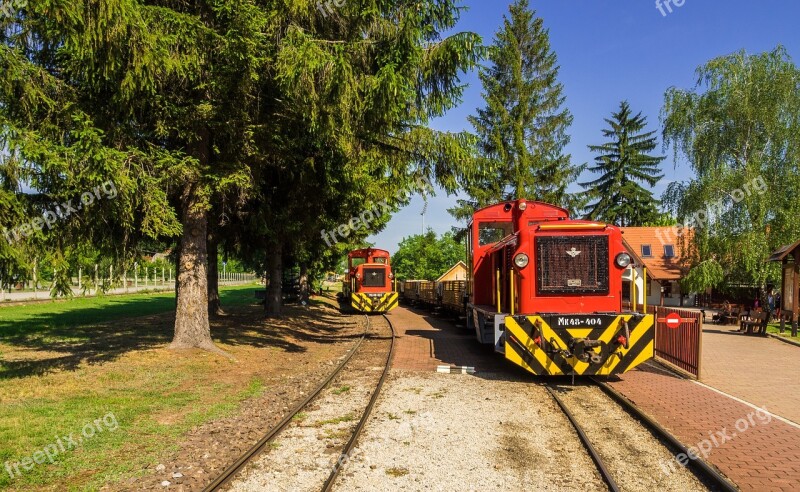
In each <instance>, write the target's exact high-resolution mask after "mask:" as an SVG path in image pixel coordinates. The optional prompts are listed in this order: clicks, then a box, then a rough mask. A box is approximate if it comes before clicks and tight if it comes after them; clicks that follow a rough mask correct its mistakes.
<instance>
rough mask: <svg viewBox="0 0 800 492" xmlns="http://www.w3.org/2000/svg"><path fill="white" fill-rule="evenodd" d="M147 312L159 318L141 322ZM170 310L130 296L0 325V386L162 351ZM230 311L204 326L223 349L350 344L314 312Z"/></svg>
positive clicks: (338, 321) (334, 322) (333, 323)
mask: <svg viewBox="0 0 800 492" xmlns="http://www.w3.org/2000/svg"><path fill="white" fill-rule="evenodd" d="M148 301H150V302H148ZM164 301H166V303H167V304H166V305H164V304H163V303H164ZM153 303H155V304H156V305H155V307H154V305H153ZM153 309H160V310H161V311H162V312H161V313H159V314H149V315H145V316H142V314H145V313H147V312H148V311H150V312H152V310H153ZM172 309H174V299H169V298H167V299H150V300H148V299H146V298H137V299H131V300H129V301H128V302H125V305H124V306H122V307H120V306H114V307H109V306H105V307H102V306H100V307H90V306H87V307H85V308H83V307H82V308H78V309H73V310H70V311H66V312H63V311H64V309H63V308H61V309H59V308H54V309H52V310H51V311H48V310H45V311H42V312H41V313H37V314H35V315H29V316H25V317H24V319H22V320H20V319H19V318H18V319H16V320H8V319H0V381H2V380H6V379H14V378H24V377H29V376H37V375H43V374H47V373H49V372H53V371H74V370H77V369H78V368H80V367H81V366H85V365H87V364H89V365H92V364H102V363H106V362H112V361H115V360H117V359H119V358H120V357H121V356H123V355H124V354H126V353H128V352H132V351H141V350H152V349H157V348H164V347H165V346H166V345H167V344H169V342H170V341H171V340H172V336H173V328H174V321H175V314H174V312H169V311H170V310H172ZM165 310H166V311H167V312H163V311H165ZM0 313H1V312H0ZM230 313H231V314H230V316H226V317H222V318H212V320H211V334H212V337H213V338H214V340H215V342H217V343H220V344H222V345H225V346H228V347H231V346H233V347H236V346H247V347H253V348H267V347H273V348H277V349H279V350H283V351H286V352H293V353H298V352H305V351H306V350H307V348H306V347H305V345H307V344H309V343H339V342H343V341H346V340H347V339H349V338H351V336H350V333H346V334H344V333H340V332H342V331H343V326H345V324H343V320H342V318H339V317H337V316H335V315H332V314H329V313H327V312H325V311H323V310H321V309H313V310H308V309H288V310H287V313H288V314H290V316H288V317H287V318H286V319H284V320H279V321H273V320H265V319H264V317H263V311H262V308H260V307H258V306H238V307H232V308H230ZM349 331H351V332H352V330H349Z"/></svg>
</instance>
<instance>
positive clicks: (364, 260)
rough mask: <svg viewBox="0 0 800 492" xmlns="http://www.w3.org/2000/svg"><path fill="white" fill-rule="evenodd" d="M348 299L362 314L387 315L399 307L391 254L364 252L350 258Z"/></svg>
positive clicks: (368, 250) (346, 292) (346, 293)
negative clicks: (386, 313)
mask: <svg viewBox="0 0 800 492" xmlns="http://www.w3.org/2000/svg"><path fill="white" fill-rule="evenodd" d="M347 263H348V264H347V276H346V278H345V284H344V291H343V294H344V297H345V299H349V300H350V304H351V306H352V307H353V309H355V310H356V311H358V312H362V313H385V312H388V311H390V310H392V309H394V308H395V307H397V303H398V296H397V292H395V289H394V287H393V285H394V275H393V274H392V268H391V264H390V256H389V252H388V251H384V250H381V249H373V248H368V249H360V250H355V251H351V252H350V253H349V254H348V255H347Z"/></svg>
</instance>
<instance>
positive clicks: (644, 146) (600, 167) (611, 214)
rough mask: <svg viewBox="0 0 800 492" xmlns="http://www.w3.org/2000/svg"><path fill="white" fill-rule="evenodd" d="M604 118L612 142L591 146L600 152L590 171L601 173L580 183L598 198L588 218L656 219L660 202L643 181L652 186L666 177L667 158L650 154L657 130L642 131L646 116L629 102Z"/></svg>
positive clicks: (613, 221) (622, 222) (635, 222)
mask: <svg viewBox="0 0 800 492" xmlns="http://www.w3.org/2000/svg"><path fill="white" fill-rule="evenodd" d="M605 121H606V123H607V124H608V125H609V128H607V129H605V130H603V136H604V137H605V138H606V139H609V140H610V141H609V142H607V143H605V144H602V145H590V146H589V149H590V150H591V151H592V152H596V153H598V154H600V155H598V156H597V157H595V165H594V166H592V167H590V168H589V171H592V172H595V173H600V174H601V176H600V177H599V178H597V179H595V180H593V181H589V182H587V183H581V186H582V187H583V188H584V189H585V190H588V192H589V195H590V196H592V197H594V198H596V201H595V202H594V203H592V204H591V205H589V207H588V209H587V214H586V215H587V218H589V219H590V220H600V221H604V222H608V223H611V224H617V225H621V226H634V227H638V226H642V225H644V224H646V223H649V222H654V221H657V220H658V218H659V217H658V209H657V205H658V201H657V200H656V199H655V198H653V194H652V193H651V192H650V190H649V189H645V188H644V187H643V186H642V184H640V183H643V184H645V185H647V186H648V187H649V188H652V187H653V186H655V185H656V183H658V181H659V180H660V179H661V178H663V177H664V175H663V174H660V172H661V168H660V164H661V162H662V161H663V160H664V159H665V157H654V156H651V155H648V154H649V153H650V152H652V151H653V149H655V148H656V138H655V134H656V132H655V131H652V132H643V130H644V128H645V127H646V126H647V118H645V117H644V116H642V113H638V114H637V115H635V116H633V113H632V111H631V107H630V105H629V104H628V102H627V101H622V102H621V103H620V106H619V111H618V112H616V113H613V114H612V116H611V118H610V119H608V118H606V120H605Z"/></svg>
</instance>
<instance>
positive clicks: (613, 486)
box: [545, 385, 620, 492]
mask: <svg viewBox="0 0 800 492" xmlns="http://www.w3.org/2000/svg"><path fill="white" fill-rule="evenodd" d="M545 389H547V392H548V393H550V396H552V397H553V399H554V400H555V401H556V403H558V406H559V407H561V410H562V411H563V412H564V415H566V416H567V419H569V421H570V423H571V424H572V427H574V428H575V431H577V433H578V437H580V439H581V442H582V443H583V447H585V448H586V450H587V451H589V454H590V455H591V457H592V461H594V464H595V466H597V471H599V472H600V475H601V476H602V477H603V481H604V482H605V483H606V485H608V488H609V489H610V490H611V491H612V492H620V488H619V485H617V482H615V481H614V478H612V477H611V473H609V471H608V468H606V465H605V463H603V459H602V458H600V454H599V453H598V452H597V449H596V448H595V447H594V445H593V444H592V442H591V441H590V440H589V436H587V435H586V433H585V432H584V431H583V428H582V427H581V425H580V424H579V423H578V421H577V420H576V419H575V416H574V415H572V412H570V410H569V408H567V405H566V404H565V403H564V401H563V400H562V399H561V398H560V397H559V396H558V395H557V394H556V392H555V391H553V388H551V387H550V386H548V385H545Z"/></svg>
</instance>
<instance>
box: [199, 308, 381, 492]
mask: <svg viewBox="0 0 800 492" xmlns="http://www.w3.org/2000/svg"><path fill="white" fill-rule="evenodd" d="M365 318H366V320H367V323H366V326H365V327H364V333H363V334H362V335H361V338H360V339H359V340H358V342H356V344H355V346H353V348H352V349H351V350H350V352H349V353H348V354H347V357H345V358H344V360H342V362H340V363H339V365H338V366H336V368H335V369H334V370H333V372H331V374H330V375H329V376H328V377H327V378H326V379H325V380H324V381H323V382H322V383H321V384H320V385H319V386H318V387H317V388H316V389H315V390H314V391H312V392H311V393H310V394H309V395H308V396H307V397H306V398H305V399H304V400H303V401H302V402H300V403H299V404H297V406H295V407H294V408H293V409H292V410H291V411H290V412H289V413H288V414H287V415H286V416H285V417H284V418H283V420H281V421H280V422H279V423H278V424H277V425H276V426H275V427H273V428H272V429H271V430H270V431H269V432H268V433H267V434H266V435H264V437H262V438H261V439H259V441H258V442H257V443H256V444H255V445H253V446H252V447H251V448H250V449H248V450H247V451H246V452H245V453H244V454H243V455H241V456H240V457H239V458H238V459H237V460H236V461H235V462H233V463H232V464H231V465H230V466H228V468H226V469H225V470H224V471H223V472H222V473H221V474H220V475H219V476H218V477H217V478H216V479H215V480H214V481H213V482H211V483H210V484H209V485H207V486H206V487H205V488H204V489H203V492H212V491H217V490H220V489H221V488H222V487H223V486H225V485H226V484H228V483H230V481H231V480H232V479H233V477H235V476H236V475H237V474H238V473H239V472H240V471H241V470H242V468H244V466H245V465H247V463H249V462H250V461H252V460H253V458H255V457H256V456H258V455H259V454H260V453H261V451H263V450H264V448H265V447H266V446H267V445H268V444H269V443H270V442H272V441H273V440H274V439H275V437H276V436H277V435H278V434H279V433H280V432H281V431H282V430H283V429H285V428H286V426H287V425H289V423H290V422H291V421H292V419H293V418H294V417H295V416H296V415H297V414H298V413H300V411H301V410H302V409H303V408H305V407H306V406H307V405H308V404H309V403H311V401H312V400H313V399H314V398H316V397H317V396H319V394H320V393H322V390H324V389H325V388H326V387H327V386H328V385H329V384H330V383H331V381H333V379H334V378H335V377H336V376H338V375H339V373H340V372H341V371H342V369H344V367H345V366H346V365H347V363H348V362H350V359H352V358H353V355H355V353H356V352H357V351H358V349H359V348H360V347H361V345H362V343H364V340H365V339H366V338H367V333H368V332H369V328H370V326H371V322H370V319H369V316H365Z"/></svg>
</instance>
